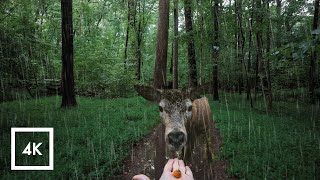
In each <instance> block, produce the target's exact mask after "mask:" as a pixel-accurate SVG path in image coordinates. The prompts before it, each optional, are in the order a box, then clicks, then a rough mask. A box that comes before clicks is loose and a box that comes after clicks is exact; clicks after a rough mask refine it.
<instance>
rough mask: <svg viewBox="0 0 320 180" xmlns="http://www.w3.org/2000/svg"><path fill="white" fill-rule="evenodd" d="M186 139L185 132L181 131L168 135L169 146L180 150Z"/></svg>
mask: <svg viewBox="0 0 320 180" xmlns="http://www.w3.org/2000/svg"><path fill="white" fill-rule="evenodd" d="M184 138H185V137H184V134H183V132H180V131H175V132H171V133H169V134H168V140H169V144H171V145H172V146H174V147H175V148H179V147H180V146H181V144H182V143H183V142H184Z"/></svg>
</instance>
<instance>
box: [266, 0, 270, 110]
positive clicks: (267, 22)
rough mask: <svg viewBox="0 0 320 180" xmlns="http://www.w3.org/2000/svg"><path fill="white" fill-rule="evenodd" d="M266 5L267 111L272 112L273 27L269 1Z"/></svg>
mask: <svg viewBox="0 0 320 180" xmlns="http://www.w3.org/2000/svg"><path fill="white" fill-rule="evenodd" d="M265 4H266V12H267V13H266V24H267V31H266V41H267V42H266V65H265V68H266V72H265V74H266V79H267V83H265V84H267V87H266V88H267V91H266V92H267V102H268V103H267V110H268V111H271V110H272V87H271V74H270V48H271V27H270V8H269V1H268V0H265Z"/></svg>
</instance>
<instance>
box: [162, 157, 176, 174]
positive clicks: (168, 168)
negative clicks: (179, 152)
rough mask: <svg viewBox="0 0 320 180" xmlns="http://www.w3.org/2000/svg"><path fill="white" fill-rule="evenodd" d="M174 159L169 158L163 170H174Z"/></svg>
mask: <svg viewBox="0 0 320 180" xmlns="http://www.w3.org/2000/svg"><path fill="white" fill-rule="evenodd" d="M173 161H174V160H173V159H169V161H168V162H167V164H166V165H165V166H164V168H163V171H169V172H171V171H172V165H173Z"/></svg>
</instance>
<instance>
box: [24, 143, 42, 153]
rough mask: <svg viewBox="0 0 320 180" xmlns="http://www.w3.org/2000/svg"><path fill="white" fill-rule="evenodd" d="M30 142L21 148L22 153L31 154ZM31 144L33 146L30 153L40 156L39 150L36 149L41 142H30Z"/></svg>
mask: <svg viewBox="0 0 320 180" xmlns="http://www.w3.org/2000/svg"><path fill="white" fill-rule="evenodd" d="M30 143H31V142H29V144H28V145H27V146H26V148H25V149H24V150H23V152H22V154H27V155H28V156H30V155H31V147H30ZM32 144H33V146H32V147H33V148H32V155H34V156H35V155H37V154H39V155H40V156H42V154H41V152H40V151H39V150H38V148H39V146H41V144H42V143H39V144H36V143H32Z"/></svg>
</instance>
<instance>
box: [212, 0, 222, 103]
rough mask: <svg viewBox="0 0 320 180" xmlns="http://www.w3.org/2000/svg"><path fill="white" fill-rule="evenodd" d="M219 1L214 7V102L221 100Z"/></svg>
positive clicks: (217, 0) (215, 2)
mask: <svg viewBox="0 0 320 180" xmlns="http://www.w3.org/2000/svg"><path fill="white" fill-rule="evenodd" d="M218 18H219V0H215V1H214V6H213V24H214V29H213V33H214V35H213V42H212V45H213V46H212V57H213V69H212V76H213V77H212V78H213V100H214V101H218V100H219V91H218V85H219V84H218V59H219V50H220V47H219V46H220V44H219V19H218Z"/></svg>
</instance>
